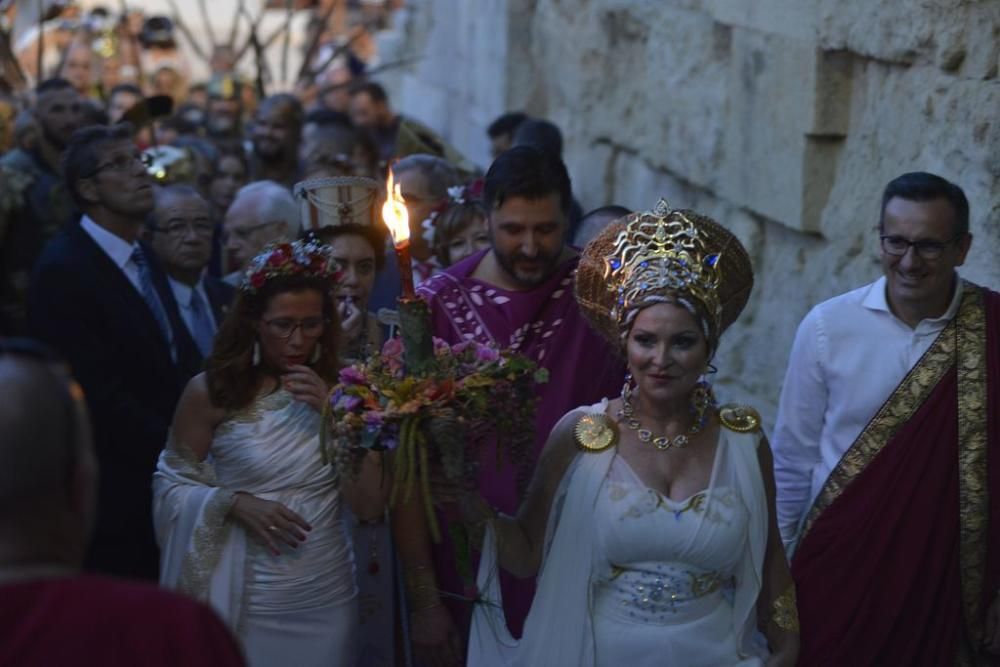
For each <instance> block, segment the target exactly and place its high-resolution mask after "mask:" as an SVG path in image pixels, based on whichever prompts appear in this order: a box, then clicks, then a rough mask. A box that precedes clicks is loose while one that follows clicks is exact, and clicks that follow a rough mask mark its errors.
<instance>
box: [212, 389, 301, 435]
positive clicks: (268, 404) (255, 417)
mask: <svg viewBox="0 0 1000 667" xmlns="http://www.w3.org/2000/svg"><path fill="white" fill-rule="evenodd" d="M292 400H294V399H292V395H291V394H289V393H288V392H287V391H285V389H284V388H279V389H277V390H276V391H273V392H271V393H270V394H265V395H264V396H258V397H257V398H256V399H254V401H253V403H251V404H250V405H248V406H247V407H245V408H243V409H242V410H237V411H236V412H233V413H231V414H230V415H229V416H228V417H227V418H226V421H225V422H223V423H222V424H219V426H218V427H217V428H216V431H219V430H220V429H223V427H232V426H233V425H235V424H252V423H255V422H258V421H260V419H261V417H263V416H264V414H265V413H267V412H274V411H275V410H281V409H283V408H285V407H286V406H287V405H288V404H289V403H291V402H292Z"/></svg>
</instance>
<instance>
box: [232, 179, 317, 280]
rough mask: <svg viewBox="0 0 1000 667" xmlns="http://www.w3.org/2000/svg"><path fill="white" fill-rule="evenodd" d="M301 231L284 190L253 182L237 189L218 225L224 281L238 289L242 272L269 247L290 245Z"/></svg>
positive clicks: (272, 183)
mask: <svg viewBox="0 0 1000 667" xmlns="http://www.w3.org/2000/svg"><path fill="white" fill-rule="evenodd" d="M301 228H302V223H301V220H300V218H299V205H298V204H297V203H296V202H295V199H294V198H293V197H292V195H291V193H290V192H288V189H287V188H285V187H284V186H282V185H280V184H279V183H276V182H275V181H256V182H254V183H251V184H249V185H245V186H243V187H242V188H240V190H239V192H237V193H236V198H235V199H234V200H233V203H232V205H231V206H230V207H229V210H228V211H226V217H225V219H224V220H223V222H222V229H223V234H224V236H225V250H226V270H227V271H229V275H227V276H226V277H225V281H226V282H227V283H229V284H230V285H238V284H239V282H240V278H241V277H242V274H243V270H244V269H245V268H246V267H247V264H249V262H250V260H251V259H253V258H254V257H255V256H256V255H257V254H258V253H259V252H260V251H261V250H263V249H264V247H265V246H267V244H269V243H274V242H281V241H291V240H293V239H295V238H296V237H297V236H298V235H299V232H300V230H301Z"/></svg>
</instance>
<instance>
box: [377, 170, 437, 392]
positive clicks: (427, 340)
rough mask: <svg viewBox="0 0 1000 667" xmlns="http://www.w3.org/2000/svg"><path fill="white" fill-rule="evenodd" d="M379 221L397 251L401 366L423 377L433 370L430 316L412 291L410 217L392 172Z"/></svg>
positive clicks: (422, 301) (424, 304)
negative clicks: (401, 289)
mask: <svg viewBox="0 0 1000 667" xmlns="http://www.w3.org/2000/svg"><path fill="white" fill-rule="evenodd" d="M382 220H384V221H385V226H386V227H388V228H389V233H390V234H392V245H393V246H394V247H395V248H396V260H397V261H398V262H399V275H400V280H401V281H402V283H403V293H402V295H401V296H400V297H399V300H398V302H397V306H398V307H399V332H400V335H401V336H402V338H403V364H404V365H405V366H406V372H407V373H408V374H411V375H418V376H419V375H426V374H427V373H428V372H429V371H430V370H431V369H432V368H433V366H434V341H433V338H432V337H431V315H430V310H429V309H428V307H427V303H426V302H425V301H424V300H423V299H421V298H418V297H417V293H416V292H415V291H414V289H413V266H412V265H411V264H410V217H409V216H408V215H407V213H406V202H405V201H403V196H402V194H400V191H399V185H398V184H396V182H395V179H394V177H393V173H392V170H391V169H390V170H389V180H388V181H387V182H386V199H385V204H383V205H382Z"/></svg>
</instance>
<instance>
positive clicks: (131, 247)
mask: <svg viewBox="0 0 1000 667" xmlns="http://www.w3.org/2000/svg"><path fill="white" fill-rule="evenodd" d="M80 227H82V228H83V231H85V232H87V234H89V235H90V238H92V239H94V242H95V243H96V244H97V245H98V246H100V248H101V250H103V251H104V253H105V254H106V255H107V256H108V257H110V258H111V261H112V262H114V263H115V266H117V267H118V268H119V269H121V270H122V273H124V274H125V277H126V278H128V280H129V282H130V283H132V286H133V287H135V289H136V291H138V292H139V294H140V295H142V286H141V285H140V284H139V267H138V266H136V263H135V262H133V261H132V253H133V252H134V251H135V249H136V248H137V247H138V244H137V243H129V242H128V241H126V240H125V239H123V238H122V237H120V236H116V235H115V234H112V233H111V232H109V231H108V230H106V229H105V228H104V227H101V226H100V225H99V224H97V223H96V222H94V221H93V220H91V219H90V218H89V217H88V216H86V215H85V216H83V217H82V218H80Z"/></svg>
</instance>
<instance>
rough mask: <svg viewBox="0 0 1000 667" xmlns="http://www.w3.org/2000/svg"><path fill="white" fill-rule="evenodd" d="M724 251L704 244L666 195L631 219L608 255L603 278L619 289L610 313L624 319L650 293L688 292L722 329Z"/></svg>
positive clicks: (609, 284) (619, 321)
mask: <svg viewBox="0 0 1000 667" xmlns="http://www.w3.org/2000/svg"><path fill="white" fill-rule="evenodd" d="M721 258H722V253H721V252H713V251H711V250H709V249H708V248H707V247H706V245H705V239H704V238H702V235H701V234H700V233H699V230H698V228H697V227H696V226H695V225H694V224H693V223H692V222H691V220H689V219H688V218H687V216H686V215H685V214H684V213H683V212H681V211H673V210H671V209H670V206H669V205H668V204H667V202H666V200H663V199H661V200H660V201H659V202H658V203H657V204H656V207H655V208H654V209H653V211H652V212H651V213H650V214H646V215H640V216H638V217H637V218H635V219H634V220H631V221H629V223H628V224H627V225H626V226H625V229H623V230H622V231H621V232H620V233H619V234H618V238H616V239H615V244H614V246H613V248H612V253H611V254H610V255H608V256H606V257H605V258H604V263H605V271H604V278H605V280H606V281H607V285H608V289H610V290H612V291H614V292H615V304H614V306H613V308H612V311H611V316H612V317H613V318H614V319H615V320H617V321H618V323H619V324H621V323H622V322H623V320H624V318H625V314H626V313H627V312H628V311H629V310H630V309H631V307H632V305H633V304H635V303H637V302H639V301H641V300H642V297H643V296H644V295H645V294H648V293H656V292H664V291H670V292H678V293H687V294H690V295H691V296H693V297H694V298H695V299H696V300H697V301H699V302H700V303H701V304H702V305H703V306H704V307H705V308H706V310H707V311H708V312H707V313H706V314H707V315H708V316H709V317H710V318H711V319H712V328H713V330H714V331H718V330H719V318H720V317H721V315H722V306H721V305H720V303H719V296H718V288H719V282H720V280H721V277H722V276H721V272H720V265H719V260H720V259H721Z"/></svg>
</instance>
